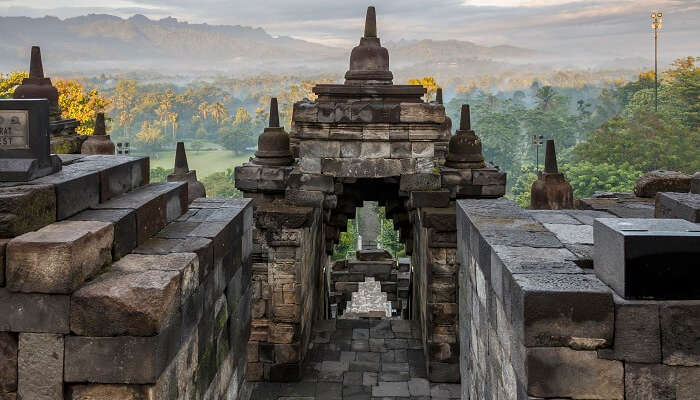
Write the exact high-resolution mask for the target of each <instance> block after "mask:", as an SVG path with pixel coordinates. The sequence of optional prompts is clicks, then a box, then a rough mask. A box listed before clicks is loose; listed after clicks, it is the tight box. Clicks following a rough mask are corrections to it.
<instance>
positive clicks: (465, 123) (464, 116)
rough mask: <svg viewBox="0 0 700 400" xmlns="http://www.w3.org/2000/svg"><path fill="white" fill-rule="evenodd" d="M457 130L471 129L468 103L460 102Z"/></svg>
mask: <svg viewBox="0 0 700 400" xmlns="http://www.w3.org/2000/svg"><path fill="white" fill-rule="evenodd" d="M459 130H460V131H470V130H472V122H471V115H470V112H469V104H462V113H461V114H460V116H459Z"/></svg>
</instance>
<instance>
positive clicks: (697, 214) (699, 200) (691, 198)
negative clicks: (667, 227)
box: [654, 192, 700, 223]
mask: <svg viewBox="0 0 700 400" xmlns="http://www.w3.org/2000/svg"><path fill="white" fill-rule="evenodd" d="M654 218H680V219H684V220H686V221H690V222H696V223H697V222H700V194H695V193H673V192H668V193H664V192H659V193H657V194H656V208H655V211H654Z"/></svg>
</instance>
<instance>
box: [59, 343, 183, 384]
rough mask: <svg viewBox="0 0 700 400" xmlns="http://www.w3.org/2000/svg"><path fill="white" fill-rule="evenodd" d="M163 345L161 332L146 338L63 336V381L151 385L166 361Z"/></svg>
mask: <svg viewBox="0 0 700 400" xmlns="http://www.w3.org/2000/svg"><path fill="white" fill-rule="evenodd" d="M177 336H178V337H179V335H177ZM166 344H167V339H166V337H165V336H164V333H161V334H160V335H158V336H149V337H130V336H118V337H85V336H66V338H65V375H64V379H65V381H66V382H76V383H80V382H94V383H127V384H143V383H155V382H156V380H157V379H158V377H159V376H160V374H161V372H162V371H163V370H164V369H165V366H166V365H167V362H168V361H169V360H168V351H167V346H166Z"/></svg>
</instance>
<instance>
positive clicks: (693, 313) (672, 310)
mask: <svg viewBox="0 0 700 400" xmlns="http://www.w3.org/2000/svg"><path fill="white" fill-rule="evenodd" d="M659 315H660V316H661V352H662V356H663V362H664V364H668V365H684V366H700V302H698V301H690V302H678V303H676V304H667V305H666V304H664V305H662V306H661V308H660V309H659Z"/></svg>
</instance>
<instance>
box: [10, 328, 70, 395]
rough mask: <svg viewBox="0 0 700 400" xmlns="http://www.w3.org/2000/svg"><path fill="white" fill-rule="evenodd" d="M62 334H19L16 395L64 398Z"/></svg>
mask: <svg viewBox="0 0 700 400" xmlns="http://www.w3.org/2000/svg"><path fill="white" fill-rule="evenodd" d="M63 346H64V343H63V335H60V334H52V333H21V334H20V335H19V355H18V357H17V396H18V398H23V399H36V400H56V399H62V398H63Z"/></svg>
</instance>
